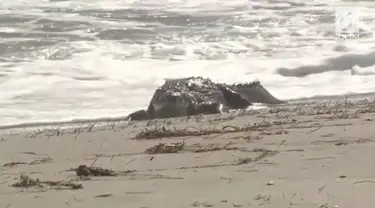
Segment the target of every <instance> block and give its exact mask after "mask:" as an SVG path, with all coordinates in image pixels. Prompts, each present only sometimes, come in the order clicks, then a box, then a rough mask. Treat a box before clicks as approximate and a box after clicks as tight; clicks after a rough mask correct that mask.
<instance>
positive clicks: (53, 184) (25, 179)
mask: <svg viewBox="0 0 375 208" xmlns="http://www.w3.org/2000/svg"><path fill="white" fill-rule="evenodd" d="M12 186H13V187H17V188H29V187H38V188H51V189H83V185H82V184H78V183H73V182H71V181H41V180H39V179H38V178H37V179H32V178H30V177H29V176H26V175H23V174H22V175H21V176H20V181H18V182H16V183H14V184H13V185H12Z"/></svg>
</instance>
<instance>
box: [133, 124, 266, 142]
mask: <svg viewBox="0 0 375 208" xmlns="http://www.w3.org/2000/svg"><path fill="white" fill-rule="evenodd" d="M269 126H272V124H271V123H269V122H262V123H255V124H253V125H249V126H244V127H238V126H231V125H227V126H223V127H222V128H221V129H216V128H210V129H197V128H193V129H194V130H191V129H189V128H192V127H186V128H184V129H176V128H174V129H173V130H171V129H167V128H165V126H162V127H159V126H155V128H153V129H147V128H145V129H143V130H141V131H140V132H139V133H138V134H137V135H136V136H135V137H134V138H133V139H159V138H166V137H186V136H204V135H210V134H227V133H237V132H246V131H250V130H259V131H261V130H263V129H262V128H265V127H269Z"/></svg>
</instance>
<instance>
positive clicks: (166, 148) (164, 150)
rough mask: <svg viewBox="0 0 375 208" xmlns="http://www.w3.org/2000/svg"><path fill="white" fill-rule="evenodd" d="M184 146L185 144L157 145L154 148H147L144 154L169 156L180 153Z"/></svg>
mask: <svg viewBox="0 0 375 208" xmlns="http://www.w3.org/2000/svg"><path fill="white" fill-rule="evenodd" d="M184 146H185V142H177V143H168V144H166V143H159V144H157V145H155V146H152V147H150V148H147V149H146V150H145V153H147V154H170V153H177V152H179V151H181V150H182V149H183V148H184Z"/></svg>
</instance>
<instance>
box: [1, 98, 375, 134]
mask: <svg viewBox="0 0 375 208" xmlns="http://www.w3.org/2000/svg"><path fill="white" fill-rule="evenodd" d="M346 99H347V100H350V101H353V100H361V99H371V100H372V99H375V92H369V93H350V94H343V95H327V96H314V97H307V98H298V99H290V100H286V102H288V103H287V104H280V105H269V106H266V105H262V106H263V107H265V108H266V109H270V108H274V107H276V108H277V107H288V106H294V105H298V104H307V103H312V104H313V103H318V102H324V101H327V100H330V101H342V100H346ZM250 110H258V109H250ZM127 119H128V117H127V116H120V117H102V118H92V119H90V118H88V119H73V120H67V121H41V122H27V123H16V124H10V125H2V126H0V134H1V132H4V131H12V130H21V131H22V129H23V130H26V131H28V130H33V129H37V128H56V127H57V128H73V127H75V126H77V125H85V124H91V123H96V125H106V124H108V123H113V122H114V123H117V122H120V123H121V122H128V121H127Z"/></svg>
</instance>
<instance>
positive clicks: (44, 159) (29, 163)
mask: <svg viewBox="0 0 375 208" xmlns="http://www.w3.org/2000/svg"><path fill="white" fill-rule="evenodd" d="M51 161H52V158H50V157H47V158H43V159H39V160H33V161H31V162H21V161H17V162H9V163H5V164H4V165H3V167H13V166H17V165H38V164H44V163H48V162H51Z"/></svg>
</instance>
